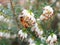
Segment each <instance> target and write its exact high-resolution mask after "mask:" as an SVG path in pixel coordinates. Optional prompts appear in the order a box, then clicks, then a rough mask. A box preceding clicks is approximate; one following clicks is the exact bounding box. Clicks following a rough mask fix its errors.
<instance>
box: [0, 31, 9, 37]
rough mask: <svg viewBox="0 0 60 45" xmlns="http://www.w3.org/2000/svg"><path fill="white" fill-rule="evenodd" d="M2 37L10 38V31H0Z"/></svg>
mask: <svg viewBox="0 0 60 45" xmlns="http://www.w3.org/2000/svg"><path fill="white" fill-rule="evenodd" d="M2 37H5V38H10V33H5V32H0V38H2Z"/></svg>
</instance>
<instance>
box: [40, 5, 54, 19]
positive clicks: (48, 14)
mask: <svg viewBox="0 0 60 45" xmlns="http://www.w3.org/2000/svg"><path fill="white" fill-rule="evenodd" d="M53 12H54V11H53V9H52V7H50V6H45V7H44V8H43V13H42V15H41V16H40V20H48V19H49V18H51V17H52V15H53Z"/></svg>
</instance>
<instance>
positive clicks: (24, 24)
mask: <svg viewBox="0 0 60 45" xmlns="http://www.w3.org/2000/svg"><path fill="white" fill-rule="evenodd" d="M20 21H21V24H22V25H23V26H24V27H25V28H28V27H29V24H28V23H27V21H26V20H25V18H24V17H20Z"/></svg>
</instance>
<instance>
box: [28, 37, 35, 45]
mask: <svg viewBox="0 0 60 45" xmlns="http://www.w3.org/2000/svg"><path fill="white" fill-rule="evenodd" d="M28 42H29V45H36V44H35V42H34V39H32V38H29V39H28Z"/></svg>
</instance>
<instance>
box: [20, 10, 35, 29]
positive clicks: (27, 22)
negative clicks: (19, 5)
mask: <svg viewBox="0 0 60 45" xmlns="http://www.w3.org/2000/svg"><path fill="white" fill-rule="evenodd" d="M20 21H21V23H22V24H23V26H24V27H25V28H27V27H31V26H33V25H34V24H35V22H36V20H35V18H34V14H33V13H32V12H31V11H28V10H26V9H24V10H23V11H22V14H21V15H20Z"/></svg>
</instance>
